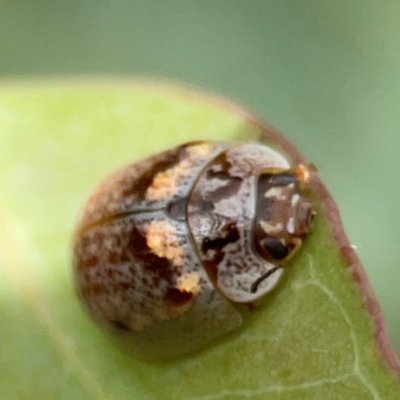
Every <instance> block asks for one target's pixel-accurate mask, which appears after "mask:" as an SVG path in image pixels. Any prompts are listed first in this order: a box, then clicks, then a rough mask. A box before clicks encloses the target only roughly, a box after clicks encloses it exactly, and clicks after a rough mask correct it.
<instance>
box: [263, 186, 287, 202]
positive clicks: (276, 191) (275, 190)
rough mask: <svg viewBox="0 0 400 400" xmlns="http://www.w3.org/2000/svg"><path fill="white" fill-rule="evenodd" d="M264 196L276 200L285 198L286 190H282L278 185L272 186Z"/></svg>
mask: <svg viewBox="0 0 400 400" xmlns="http://www.w3.org/2000/svg"><path fill="white" fill-rule="evenodd" d="M264 196H265V197H267V198H268V197H274V198H276V199H278V200H282V201H284V200H286V190H282V188H280V187H272V188H271V189H269V190H268V191H267V192H266V193H265V195H264Z"/></svg>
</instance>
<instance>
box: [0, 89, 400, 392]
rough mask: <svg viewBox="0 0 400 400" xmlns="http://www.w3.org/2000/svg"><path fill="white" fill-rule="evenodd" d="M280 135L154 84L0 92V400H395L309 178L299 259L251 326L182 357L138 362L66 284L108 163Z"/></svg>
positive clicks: (394, 370)
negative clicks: (307, 226)
mask: <svg viewBox="0 0 400 400" xmlns="http://www.w3.org/2000/svg"><path fill="white" fill-rule="evenodd" d="M261 134H263V135H264V136H265V137H266V139H267V141H268V142H269V143H270V144H271V145H272V146H274V147H277V148H279V149H281V151H283V152H284V153H286V154H287V155H288V156H289V157H290V158H291V159H292V160H293V161H296V162H298V161H301V160H302V159H301V156H300V155H299V154H298V153H297V152H296V150H295V149H294V148H293V147H292V146H291V145H290V144H289V143H287V142H286V141H285V140H284V139H283V138H282V137H280V136H279V135H277V134H276V133H275V132H274V131H273V130H271V129H269V128H267V127H265V126H263V125H262V124H260V123H259V122H257V121H256V120H255V119H253V118H252V117H250V116H249V115H247V114H246V113H244V112H243V111H241V110H240V109H237V108H235V107H233V106H231V105H229V104H227V103H225V102H223V101H221V100H219V99H215V98H212V97H207V96H205V95H202V94H198V93H196V92H194V91H185V90H181V89H179V88H174V87H166V86H158V85H155V84H149V83H148V84H143V83H129V82H121V83H114V84H112V85H111V84H110V85H108V84H105V83H101V84H85V83H82V82H80V83H79V82H78V83H69V84H54V83H53V84H19V85H13V84H8V85H5V84H3V86H2V89H1V91H0V137H1V145H0V160H1V169H0V224H1V230H0V271H1V280H0V321H1V326H0V377H1V378H0V379H1V384H0V398H1V399H33V398H35V399H36V398H37V399H145V400H146V399H161V400H162V399H202V400H206V399H207V400H214V399H216V400H217V399H252V400H256V399H266V398H268V399H279V400H284V399H398V398H399V393H400V381H399V371H400V366H399V364H398V362H397V359H396V357H395V355H394V354H393V352H392V350H391V347H390V344H389V343H388V340H387V337H386V333H385V330H384V327H383V322H382V319H381V316H380V311H379V307H378V305H377V303H376V301H375V300H374V298H373V296H372V294H371V291H370V289H369V286H368V283H367V281H366V278H365V277H364V274H363V272H362V270H361V267H360V265H359V263H358V260H357V259H356V256H355V255H354V252H353V250H352V248H351V247H350V246H349V243H348V242H347V239H346V237H345V235H344V233H343V232H342V228H341V225H340V220H339V217H338V214H337V211H336V209H335V206H334V203H333V202H332V199H331V198H330V196H329V194H328V193H327V192H326V190H325V189H324V187H323V185H322V184H321V182H320V181H319V180H318V179H317V178H315V179H313V181H312V185H313V190H314V196H315V201H316V203H317V210H318V216H317V219H316V223H315V227H314V229H313V233H312V235H311V236H310V238H309V239H308V240H307V243H306V245H305V246H304V249H303V250H302V251H301V252H300V254H299V255H298V256H296V258H295V259H294V260H293V261H292V262H291V265H290V266H288V271H287V273H286V274H285V276H284V278H283V280H282V282H281V284H280V285H279V287H278V288H277V289H276V290H275V291H274V292H273V293H271V295H270V296H268V299H267V300H266V301H265V302H264V304H263V306H262V307H259V308H257V309H256V310H254V312H253V315H252V318H251V319H250V321H249V322H248V325H247V326H246V327H245V328H244V329H241V330H239V331H238V332H236V333H234V334H232V335H229V336H228V337H226V338H224V339H222V340H220V341H219V342H217V343H216V344H215V345H213V346H210V347H208V348H207V349H205V350H203V351H200V352H198V353H195V354H192V355H190V356H188V357H186V358H183V359H179V360H174V361H170V362H164V363H146V362H142V361H138V360H136V359H134V358H132V357H129V356H128V355H126V354H125V351H124V349H123V348H121V347H119V346H118V345H116V344H115V342H114V341H113V340H112V339H111V338H110V337H109V336H108V335H107V334H106V333H105V332H103V331H102V330H101V329H99V328H98V327H97V326H96V325H94V324H93V323H92V322H91V321H90V320H89V319H88V318H87V316H86V314H85V313H84V312H83V310H82V308H81V306H80V304H79V303H78V301H77V299H76V297H75V295H74V291H73V288H72V284H71V276H70V275H71V272H70V261H71V260H70V245H71V233H72V231H73V228H74V224H75V221H76V218H77V215H78V213H79V210H80V208H81V206H82V205H83V203H84V201H85V199H86V196H87V195H88V193H89V192H90V191H91V190H92V189H93V187H94V186H95V184H97V182H98V181H99V180H101V179H102V178H103V177H104V176H105V175H106V174H108V173H109V172H111V171H112V170H114V169H115V168H117V167H120V166H121V165H123V164H125V163H128V162H130V161H133V160H136V159H138V158H141V157H145V156H146V155H149V154H151V153H154V152H157V151H159V150H162V149H165V148H167V147H171V146H173V145H175V144H178V143H182V142H185V141H188V140H193V139H214V140H215V139H218V140H226V139H252V140H254V139H256V138H257V137H259V136H260V135H261Z"/></svg>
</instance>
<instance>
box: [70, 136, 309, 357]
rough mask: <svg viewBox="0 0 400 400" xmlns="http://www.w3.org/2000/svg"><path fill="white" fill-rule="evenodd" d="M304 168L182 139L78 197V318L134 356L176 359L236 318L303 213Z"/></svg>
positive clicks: (281, 254) (252, 150) (265, 280)
mask: <svg viewBox="0 0 400 400" xmlns="http://www.w3.org/2000/svg"><path fill="white" fill-rule="evenodd" d="M308 177H309V171H308V169H307V167H306V166H305V165H302V164H300V165H297V166H292V165H290V163H289V162H288V161H287V159H286V158H285V157H284V156H283V155H282V154H280V153H279V152H278V151H276V150H274V149H272V148H271V147H269V146H267V145H265V144H263V143H257V142H212V141H196V142H190V143H185V144H183V145H180V146H177V147H175V148H173V149H170V150H167V151H164V152H162V153H159V154H156V155H154V156H152V157H150V158H147V159H144V160H142V161H139V162H136V163H133V164H130V165H128V166H126V167H124V168H122V169H121V170H119V171H117V172H116V173H114V174H113V175H111V176H110V177H109V178H107V179H106V180H105V181H104V182H103V183H101V184H100V185H99V187H98V188H97V189H96V190H95V191H94V193H93V194H92V195H91V196H90V198H89V200H88V202H87V204H86V206H85V207H84V210H83V212H82V215H81V218H80V220H79V222H78V226H77V229H76V232H75V235H74V262H73V265H74V277H75V284H76V289H77V292H78V295H79V297H80V298H81V299H82V301H83V302H84V304H85V305H86V308H87V309H88V310H89V312H90V314H91V315H92V316H93V317H94V318H95V319H96V320H98V321H100V322H102V323H103V324H105V325H106V326H109V327H110V328H112V329H113V330H115V331H118V332H119V333H120V336H124V337H126V338H127V339H128V340H129V342H130V343H131V345H132V348H133V352H134V353H135V354H136V355H138V357H142V358H145V359H164V358H170V357H176V356H181V355H183V354H186V353H188V352H191V351H193V350H197V349H200V348H202V347H204V346H206V345H207V344H208V343H211V342H212V341H214V340H215V339H217V338H219V337H222V336H224V335H226V334H227V333H229V332H231V331H234V330H236V329H238V328H239V327H240V325H241V324H242V315H241V313H240V311H239V310H238V305H240V304H246V305H249V306H251V305H253V304H254V303H255V302H256V301H258V300H259V299H262V298H263V297H265V295H266V294H267V293H268V292H269V291H271V289H273V288H274V287H275V286H276V284H277V282H278V281H279V279H280V277H281V275H282V273H283V267H284V265H285V264H286V262H287V261H288V260H289V259H290V258H291V257H292V256H293V255H294V254H295V253H296V252H297V251H298V250H299V249H300V248H301V246H302V244H303V241H304V240H305V238H306V237H307V235H308V234H309V232H310V230H311V225H312V220H313V217H314V215H315V212H314V210H313V206H312V202H311V200H310V199H309V197H310V196H309V195H308V192H309V190H308Z"/></svg>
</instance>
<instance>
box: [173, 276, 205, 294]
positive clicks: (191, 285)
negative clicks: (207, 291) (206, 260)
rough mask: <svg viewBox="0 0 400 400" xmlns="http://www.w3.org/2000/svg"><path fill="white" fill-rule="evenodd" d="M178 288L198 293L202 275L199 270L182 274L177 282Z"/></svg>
mask: <svg viewBox="0 0 400 400" xmlns="http://www.w3.org/2000/svg"><path fill="white" fill-rule="evenodd" d="M176 287H177V289H179V290H180V291H184V292H190V293H193V294H197V293H199V292H200V289H201V287H200V277H199V274H198V273H197V272H194V271H193V272H188V273H186V274H183V275H181V276H180V277H179V278H178V280H177V284H176Z"/></svg>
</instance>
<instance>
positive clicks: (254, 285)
mask: <svg viewBox="0 0 400 400" xmlns="http://www.w3.org/2000/svg"><path fill="white" fill-rule="evenodd" d="M281 268H282V266H281V265H277V266H275V267H274V268H271V269H270V270H268V271H267V272H266V273H265V274H263V275H261V276H260V277H259V278H257V279H256V280H255V281H254V282H253V283H252V284H251V287H250V293H255V292H257V289H258V286H259V285H260V283H261V282H262V281H264V280H265V279H267V278H268V277H269V276H271V275H272V274H273V273H274V272H276V271H278V269H281Z"/></svg>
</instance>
